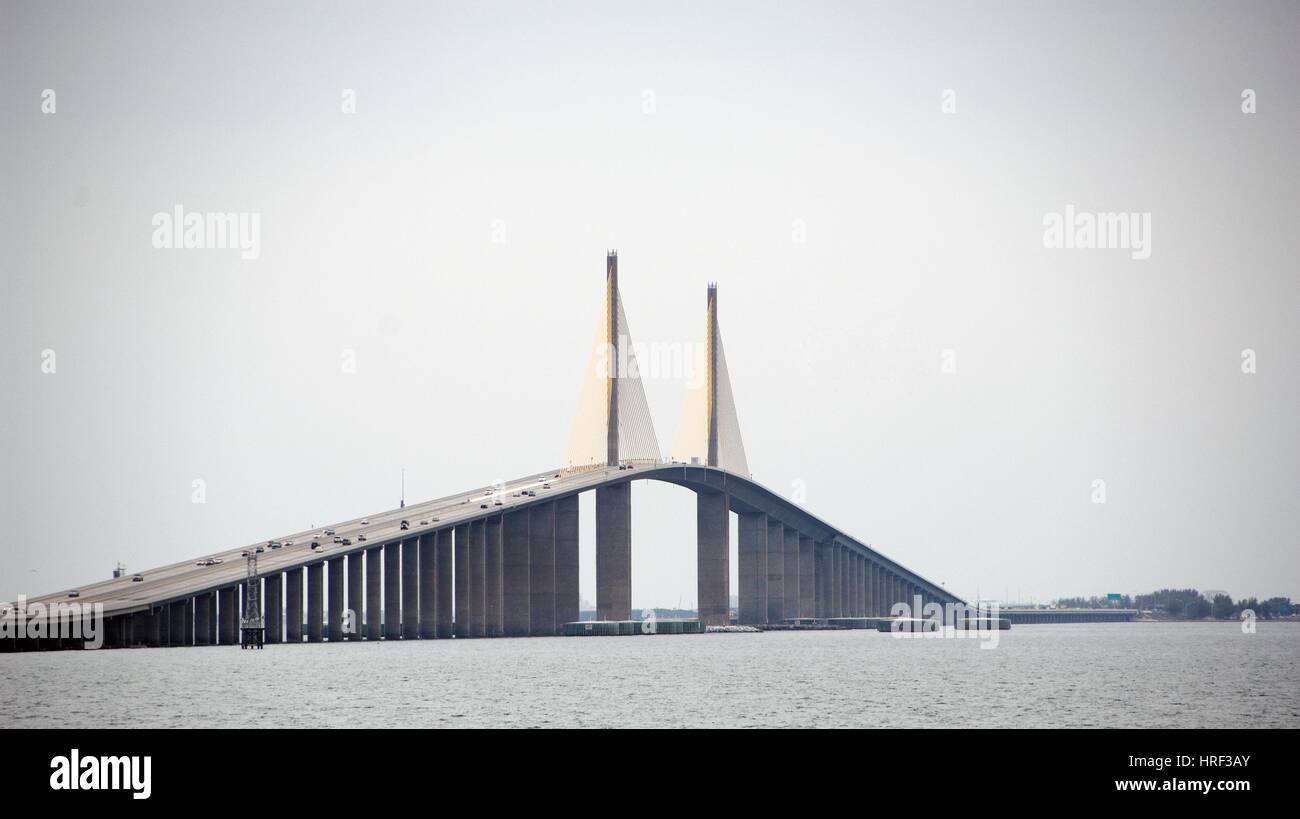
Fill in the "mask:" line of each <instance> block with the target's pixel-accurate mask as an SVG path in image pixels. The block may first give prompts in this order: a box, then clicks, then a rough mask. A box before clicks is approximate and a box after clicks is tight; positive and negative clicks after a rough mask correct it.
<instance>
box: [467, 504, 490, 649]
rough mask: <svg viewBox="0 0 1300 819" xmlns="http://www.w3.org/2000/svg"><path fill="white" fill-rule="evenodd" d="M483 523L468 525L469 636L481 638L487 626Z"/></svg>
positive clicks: (475, 522)
mask: <svg viewBox="0 0 1300 819" xmlns="http://www.w3.org/2000/svg"><path fill="white" fill-rule="evenodd" d="M484 538H485V535H484V532H483V521H481V520H476V521H472V522H471V523H470V525H469V587H470V588H469V594H470V604H471V605H470V612H469V636H471V637H482V636H484V635H485V634H486V632H485V630H484V629H485V628H486V626H487V591H486V583H487V569H486V567H485V566H484V565H483V561H484V559H485V557H486V555H484V550H485V545H484V544H485V543H486V541H485V539H484Z"/></svg>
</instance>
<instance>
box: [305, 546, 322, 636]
mask: <svg viewBox="0 0 1300 819" xmlns="http://www.w3.org/2000/svg"><path fill="white" fill-rule="evenodd" d="M324 612H325V564H324V563H313V564H311V565H310V566H308V567H307V642H309V643H319V642H320V641H321V640H322V639H323V638H324V637H325V628H324V625H325V616H324Z"/></svg>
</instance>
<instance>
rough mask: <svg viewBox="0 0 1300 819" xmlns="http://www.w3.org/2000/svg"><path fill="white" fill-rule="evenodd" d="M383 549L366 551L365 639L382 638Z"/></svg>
mask: <svg viewBox="0 0 1300 819" xmlns="http://www.w3.org/2000/svg"><path fill="white" fill-rule="evenodd" d="M383 582H384V547H383V546H375V547H373V548H370V549H366V639H367V640H378V639H379V638H380V637H381V636H383V633H384V630H383V621H384V615H383V600H384V597H383V588H384V585H383Z"/></svg>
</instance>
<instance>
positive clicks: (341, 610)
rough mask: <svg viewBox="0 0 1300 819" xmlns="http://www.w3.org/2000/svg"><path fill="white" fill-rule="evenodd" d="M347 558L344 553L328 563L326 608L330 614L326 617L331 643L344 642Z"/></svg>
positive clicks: (327, 634) (327, 633)
mask: <svg viewBox="0 0 1300 819" xmlns="http://www.w3.org/2000/svg"><path fill="white" fill-rule="evenodd" d="M346 562H347V558H346V557H344V556H343V555H339V556H338V557H334V558H330V560H329V563H328V564H327V565H328V567H329V568H328V571H329V581H328V582H329V589H328V590H327V591H328V594H327V595H326V606H325V607H326V609H327V610H328V611H329V616H328V617H327V618H326V624H327V625H326V629H327V632H326V635H325V636H327V637H329V641H330V642H331V643H338V642H342V640H343V618H344V616H345V615H346V613H347V608H348V607H347V603H346V602H345V601H344V599H343V585H344V574H345V573H346V572H347V569H346V568H345V564H346Z"/></svg>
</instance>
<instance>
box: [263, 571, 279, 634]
mask: <svg viewBox="0 0 1300 819" xmlns="http://www.w3.org/2000/svg"><path fill="white" fill-rule="evenodd" d="M263 594H265V595H266V601H265V602H264V604H263V605H264V606H265V608H266V615H265V617H266V637H265V638H264V640H263V642H266V643H280V642H283V641H284V596H283V595H284V574H283V573H282V572H275V573H273V574H268V575H267V576H266V587H265V591H264V592H263Z"/></svg>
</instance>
